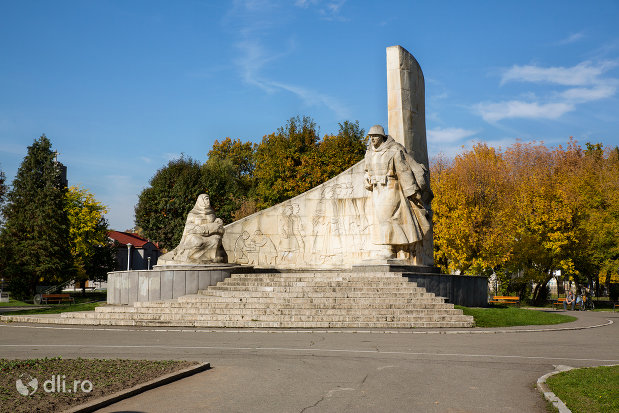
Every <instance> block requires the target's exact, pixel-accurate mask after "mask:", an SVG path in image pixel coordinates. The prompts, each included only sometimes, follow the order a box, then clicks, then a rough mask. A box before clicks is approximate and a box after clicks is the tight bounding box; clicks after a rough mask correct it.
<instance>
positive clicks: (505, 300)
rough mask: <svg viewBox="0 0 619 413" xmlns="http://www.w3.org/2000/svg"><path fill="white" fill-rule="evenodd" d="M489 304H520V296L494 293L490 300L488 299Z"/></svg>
mask: <svg viewBox="0 0 619 413" xmlns="http://www.w3.org/2000/svg"><path fill="white" fill-rule="evenodd" d="M488 303H490V304H515V305H520V297H509V296H503V295H495V296H493V297H492V300H490V301H488Z"/></svg>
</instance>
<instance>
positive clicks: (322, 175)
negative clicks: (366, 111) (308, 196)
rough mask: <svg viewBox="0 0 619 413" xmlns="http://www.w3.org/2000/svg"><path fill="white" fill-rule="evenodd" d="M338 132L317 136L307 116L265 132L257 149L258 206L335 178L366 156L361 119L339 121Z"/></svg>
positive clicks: (292, 119) (292, 195) (290, 196)
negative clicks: (353, 121) (271, 131)
mask: <svg viewBox="0 0 619 413" xmlns="http://www.w3.org/2000/svg"><path fill="white" fill-rule="evenodd" d="M339 128H340V129H339V132H338V134H337V135H325V136H324V138H323V139H322V140H320V139H319V137H318V128H317V127H316V124H315V122H314V121H313V120H312V119H311V118H309V117H307V116H305V117H303V118H300V117H298V116H297V117H296V118H291V119H290V120H288V122H287V123H286V125H285V126H283V127H281V128H279V129H278V131H277V133H273V134H270V135H267V136H265V137H264V138H263V139H262V142H261V143H260V144H259V145H258V147H257V149H256V167H255V178H256V181H257V183H256V201H257V204H258V207H259V208H267V207H269V206H272V205H275V204H277V203H280V202H283V201H285V200H286V199H290V198H292V197H294V196H296V195H299V194H301V193H303V192H305V191H308V190H310V189H312V188H314V187H315V186H317V185H319V184H321V183H323V182H325V181H327V180H328V179H331V178H333V177H334V176H336V175H337V174H339V173H340V172H343V171H344V170H346V169H348V168H350V167H351V166H353V165H354V164H355V163H357V162H358V161H360V160H361V159H363V155H364V154H365V148H366V145H365V131H364V130H363V129H361V128H360V127H359V122H358V121H357V122H355V123H352V122H349V121H345V122H344V123H341V124H339Z"/></svg>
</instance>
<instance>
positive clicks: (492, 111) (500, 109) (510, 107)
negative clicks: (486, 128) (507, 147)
mask: <svg viewBox="0 0 619 413" xmlns="http://www.w3.org/2000/svg"><path fill="white" fill-rule="evenodd" d="M475 109H476V111H477V112H478V113H479V114H480V115H481V117H482V118H483V119H484V120H485V121H486V122H496V121H499V120H502V119H511V118H529V119H557V118H559V117H561V116H562V115H563V114H565V113H567V112H570V111H572V110H574V105H573V104H571V103H565V102H557V103H538V102H522V101H518V100H510V101H506V102H497V103H479V104H477V105H475Z"/></svg>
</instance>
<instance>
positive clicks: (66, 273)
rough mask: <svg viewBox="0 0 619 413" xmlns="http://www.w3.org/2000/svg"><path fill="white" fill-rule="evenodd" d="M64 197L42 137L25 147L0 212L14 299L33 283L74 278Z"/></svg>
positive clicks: (32, 289)
mask: <svg viewBox="0 0 619 413" xmlns="http://www.w3.org/2000/svg"><path fill="white" fill-rule="evenodd" d="M66 192H67V188H66V184H65V182H64V180H63V175H62V170H61V165H60V164H59V163H58V162H57V161H56V160H55V153H54V152H53V151H52V145H51V142H50V141H49V139H48V138H47V137H46V136H45V135H43V136H41V137H40V138H39V139H37V140H35V141H34V143H33V144H32V145H31V146H29V147H28V154H27V155H26V157H25V158H24V160H23V161H22V164H21V166H20V167H19V170H18V171H17V176H16V177H15V180H14V181H13V185H12V189H11V191H10V192H9V193H8V196H7V204H6V205H5V207H4V208H3V213H4V217H5V220H6V221H5V226H4V228H3V231H2V245H3V247H4V249H5V252H6V253H7V257H8V259H7V261H8V262H7V268H6V272H7V276H8V278H9V280H10V285H11V287H10V288H11V290H12V291H13V293H14V294H16V295H18V296H22V297H23V296H26V295H28V294H33V293H34V292H35V287H36V285H37V284H51V283H59V282H63V281H65V280H69V279H71V278H72V276H73V274H74V272H73V260H72V256H71V251H70V243H69V227H70V225H69V219H68V216H67V213H66V210H65V208H64V206H65V194H66Z"/></svg>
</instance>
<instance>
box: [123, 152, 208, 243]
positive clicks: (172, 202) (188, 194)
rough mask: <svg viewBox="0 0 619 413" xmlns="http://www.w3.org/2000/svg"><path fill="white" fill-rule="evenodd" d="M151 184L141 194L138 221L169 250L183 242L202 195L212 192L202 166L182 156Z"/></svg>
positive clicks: (151, 181)
mask: <svg viewBox="0 0 619 413" xmlns="http://www.w3.org/2000/svg"><path fill="white" fill-rule="evenodd" d="M149 184H150V186H149V187H148V188H146V189H144V190H143V191H142V193H140V195H139V198H138V204H137V205H136V207H135V223H136V225H137V226H139V227H140V228H142V230H143V234H144V236H145V237H147V238H150V239H152V240H155V241H157V242H158V243H159V245H160V247H162V248H165V249H168V250H169V249H172V248H174V247H176V245H178V243H179V242H180V239H181V236H182V234H183V228H184V227H185V220H186V218H187V214H188V213H189V211H190V210H191V208H193V205H194V204H195V202H196V199H198V195H200V194H202V193H208V191H207V188H206V186H205V183H204V180H203V172H202V168H201V166H200V165H199V164H198V163H197V162H196V161H195V160H193V159H191V158H185V157H184V156H182V157H180V158H178V159H175V160H172V161H170V162H168V164H167V165H166V166H164V167H163V168H161V169H159V170H158V171H157V172H156V173H155V175H154V176H153V177H152V178H151V179H150V181H149ZM213 201H215V199H213Z"/></svg>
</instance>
